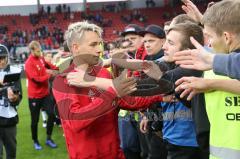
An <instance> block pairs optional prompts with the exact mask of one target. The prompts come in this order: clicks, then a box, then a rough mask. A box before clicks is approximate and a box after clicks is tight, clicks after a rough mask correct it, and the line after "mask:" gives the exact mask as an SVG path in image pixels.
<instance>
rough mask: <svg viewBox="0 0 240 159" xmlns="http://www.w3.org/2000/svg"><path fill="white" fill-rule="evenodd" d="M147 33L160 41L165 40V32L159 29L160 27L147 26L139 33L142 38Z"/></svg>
mask: <svg viewBox="0 0 240 159" xmlns="http://www.w3.org/2000/svg"><path fill="white" fill-rule="evenodd" d="M147 33H150V34H153V35H155V36H157V37H158V38H160V39H164V38H166V35H165V32H164V30H163V28H161V27H160V26H158V25H155V24H151V25H148V26H147V27H146V28H145V29H144V31H141V32H140V34H141V35H142V36H144V35H145V34H147Z"/></svg>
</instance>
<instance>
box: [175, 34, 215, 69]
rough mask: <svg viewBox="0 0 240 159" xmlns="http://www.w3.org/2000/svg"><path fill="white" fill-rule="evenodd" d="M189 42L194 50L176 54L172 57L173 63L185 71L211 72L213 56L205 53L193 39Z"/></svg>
mask: <svg viewBox="0 0 240 159" xmlns="http://www.w3.org/2000/svg"><path fill="white" fill-rule="evenodd" d="M190 40H191V42H192V44H193V45H194V46H195V47H196V49H192V50H184V51H179V52H176V53H175V54H174V56H173V60H174V61H175V63H176V64H178V65H180V67H183V68H187V69H195V70H202V71H207V70H211V69H212V65H213V58H214V54H212V53H210V52H208V51H206V50H205V48H204V47H203V46H202V45H201V44H199V43H198V42H197V41H196V40H195V39H194V38H193V37H191V38H190Z"/></svg>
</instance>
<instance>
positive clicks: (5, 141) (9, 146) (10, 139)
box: [0, 126, 17, 159]
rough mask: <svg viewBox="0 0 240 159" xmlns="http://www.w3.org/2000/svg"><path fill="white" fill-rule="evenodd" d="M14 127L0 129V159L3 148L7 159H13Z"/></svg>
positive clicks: (15, 145)
mask: <svg viewBox="0 0 240 159" xmlns="http://www.w3.org/2000/svg"><path fill="white" fill-rule="evenodd" d="M16 134H17V130H16V126H12V127H4V128H3V127H0V159H2V158H3V147H5V150H6V157H7V159H15V158H16V151H17V148H16V147H17V140H16Z"/></svg>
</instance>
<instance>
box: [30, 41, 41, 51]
mask: <svg viewBox="0 0 240 159" xmlns="http://www.w3.org/2000/svg"><path fill="white" fill-rule="evenodd" d="M28 48H29V50H30V51H34V50H35V49H36V48H41V45H40V43H39V42H38V41H36V40H33V41H31V42H30V43H29V45H28Z"/></svg>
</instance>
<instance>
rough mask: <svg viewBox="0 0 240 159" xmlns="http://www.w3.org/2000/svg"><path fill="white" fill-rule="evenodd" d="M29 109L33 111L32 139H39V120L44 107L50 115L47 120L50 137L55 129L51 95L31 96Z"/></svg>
mask: <svg viewBox="0 0 240 159" xmlns="http://www.w3.org/2000/svg"><path fill="white" fill-rule="evenodd" d="M28 101H29V109H30V113H31V131H32V139H33V140H34V141H38V121H39V114H40V109H41V108H43V109H44V110H45V111H46V112H47V115H48V121H47V136H48V137H50V136H51V135H52V131H53V125H54V124H53V122H54V117H55V115H54V105H53V102H52V99H51V98H50V96H49V95H48V96H46V97H43V98H39V99H36V98H29V99H28Z"/></svg>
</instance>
